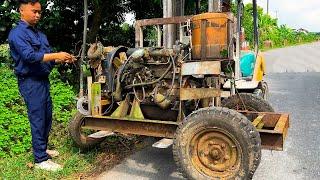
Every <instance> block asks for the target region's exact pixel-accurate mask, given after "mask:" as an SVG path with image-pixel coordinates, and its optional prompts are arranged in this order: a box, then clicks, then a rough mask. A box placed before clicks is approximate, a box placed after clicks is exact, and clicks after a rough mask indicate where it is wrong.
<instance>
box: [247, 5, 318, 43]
mask: <svg viewBox="0 0 320 180" xmlns="http://www.w3.org/2000/svg"><path fill="white" fill-rule="evenodd" d="M252 14H253V6H252V4H246V5H245V7H244V13H243V27H244V29H245V34H246V40H247V41H249V42H250V44H251V45H253V18H252ZM258 18H259V22H258V23H259V35H260V37H259V38H260V44H259V46H260V48H264V47H263V42H264V41H272V43H273V47H283V46H289V45H295V44H300V43H306V42H312V41H316V40H318V38H319V36H317V35H316V34H313V33H298V32H295V31H294V30H292V29H291V28H289V27H288V26H286V25H281V26H279V25H278V19H275V18H272V17H271V16H269V15H267V14H265V13H264V12H263V9H262V8H261V7H258Z"/></svg>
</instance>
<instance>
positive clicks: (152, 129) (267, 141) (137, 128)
mask: <svg viewBox="0 0 320 180" xmlns="http://www.w3.org/2000/svg"><path fill="white" fill-rule="evenodd" d="M239 112H240V113H242V114H244V115H245V116H246V117H247V118H248V119H249V120H251V121H252V119H254V118H256V117H257V116H259V115H263V116H264V117H263V118H262V121H263V122H264V124H265V129H257V130H258V132H259V133H260V137H261V141H262V143H261V145H262V148H263V149H269V150H279V151H281V150H283V146H284V141H285V138H286V136H287V133H288V128H289V115H288V114H286V113H270V112H249V111H239ZM179 123H180V122H174V121H161V120H148V119H133V118H128V117H110V116H94V117H92V116H87V117H85V121H84V126H83V127H82V128H85V129H94V130H104V131H112V132H118V133H125V134H136V135H144V136H153V137H166V138H174V134H175V131H176V128H177V127H178V125H179Z"/></svg>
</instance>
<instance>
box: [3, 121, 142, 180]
mask: <svg viewBox="0 0 320 180" xmlns="http://www.w3.org/2000/svg"><path fill="white" fill-rule="evenodd" d="M65 126H66V125H63V124H57V123H56V122H54V124H53V129H52V131H51V135H50V140H49V148H51V149H55V150H58V151H59V152H60V155H59V156H58V157H57V158H54V159H53V160H54V161H55V162H57V163H59V164H62V165H63V166H64V168H63V170H62V171H58V172H47V171H43V170H39V169H35V168H34V167H30V166H33V155H32V152H31V151H30V152H27V153H23V154H20V155H17V156H15V157H9V158H3V159H0V180H2V179H3V180H7V179H8V180H11V179H14V180H20V179H21V180H28V179H32V180H33V179H36V180H37V179H41V180H42V179H45V180H46V179H85V178H88V177H95V176H97V175H99V174H101V173H102V172H104V171H107V170H109V169H111V168H112V167H114V166H115V165H116V164H119V163H120V162H121V161H122V160H123V159H124V158H125V157H127V156H128V155H129V154H131V153H133V152H134V151H135V150H136V149H140V148H142V147H143V146H144V145H143V143H141V138H140V137H136V136H133V137H131V139H128V138H127V137H121V136H111V137H108V138H107V139H106V140H105V141H103V142H102V143H101V144H100V146H97V147H96V148H94V149H92V150H90V151H86V152H81V151H80V149H79V148H77V147H75V146H74V144H73V142H72V140H71V139H70V137H69V135H68V132H67V129H66V128H63V127H65ZM142 139H143V138H142ZM119 149H120V150H119Z"/></svg>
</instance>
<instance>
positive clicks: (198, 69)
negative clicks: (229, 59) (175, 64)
mask: <svg viewBox="0 0 320 180" xmlns="http://www.w3.org/2000/svg"><path fill="white" fill-rule="evenodd" d="M220 73H221V62H220V61H201V62H188V63H183V64H182V66H181V75H182V76H187V75H214V74H215V75H220Z"/></svg>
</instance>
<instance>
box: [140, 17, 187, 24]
mask: <svg viewBox="0 0 320 180" xmlns="http://www.w3.org/2000/svg"><path fill="white" fill-rule="evenodd" d="M191 17H192V16H175V17H170V18H153V19H143V20H137V21H136V26H152V25H163V24H179V23H183V22H186V21H188V20H189V19H191Z"/></svg>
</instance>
